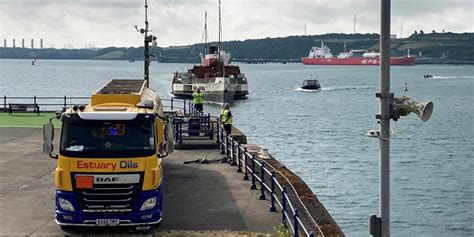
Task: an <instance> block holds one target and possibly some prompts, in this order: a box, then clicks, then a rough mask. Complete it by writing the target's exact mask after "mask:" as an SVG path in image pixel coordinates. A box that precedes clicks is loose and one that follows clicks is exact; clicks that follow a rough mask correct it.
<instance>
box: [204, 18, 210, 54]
mask: <svg viewBox="0 0 474 237" xmlns="http://www.w3.org/2000/svg"><path fill="white" fill-rule="evenodd" d="M208 40H209V39H208V36H207V11H205V12H204V55H206V54H208V52H207V50H208V47H209V46H208Z"/></svg>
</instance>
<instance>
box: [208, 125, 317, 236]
mask: <svg viewBox="0 0 474 237" xmlns="http://www.w3.org/2000/svg"><path fill="white" fill-rule="evenodd" d="M217 142H218V143H219V149H220V151H221V153H222V154H225V157H226V158H227V162H228V163H229V164H231V165H233V166H237V172H239V173H243V174H244V178H243V179H244V180H250V181H251V186H250V188H251V189H254V190H256V189H257V183H259V186H260V197H259V198H260V199H261V200H265V199H266V198H267V196H266V193H268V194H269V195H270V209H269V210H270V212H276V211H277V209H276V204H277V205H278V206H279V207H280V208H281V214H282V216H281V221H282V224H284V225H285V227H289V229H291V231H292V232H293V236H300V235H305V236H322V237H324V233H323V232H322V230H321V228H320V226H319V225H318V224H317V223H316V221H314V218H313V217H312V216H311V214H310V213H309V212H308V211H307V209H306V207H305V206H304V204H303V202H302V201H301V199H299V197H298V195H297V194H296V196H297V198H298V199H299V200H300V202H301V205H302V206H303V207H304V209H305V210H306V211H307V212H308V215H309V217H310V220H311V221H312V222H313V224H314V226H315V227H316V228H315V229H314V230H312V229H310V228H309V227H308V226H309V225H308V224H305V223H303V221H302V220H301V218H300V215H299V211H298V209H297V208H295V205H294V203H293V202H292V201H291V199H290V198H289V197H288V193H287V188H286V187H285V186H283V185H282V184H281V183H280V182H279V181H278V180H277V178H276V176H275V171H270V170H269V169H268V168H267V167H266V163H265V162H263V161H258V160H257V159H256V158H255V155H253V154H251V153H250V152H248V151H247V148H246V147H244V146H242V145H241V144H240V143H239V142H238V141H235V140H234V139H233V138H232V137H231V136H229V135H227V134H225V132H224V131H223V129H222V128H221V127H220V126H218V131H217ZM289 183H290V182H289ZM290 186H291V183H290ZM291 187H292V186H291ZM292 188H293V187H292ZM293 190H294V188H293ZM295 193H296V191H295ZM315 234H316V235H315Z"/></svg>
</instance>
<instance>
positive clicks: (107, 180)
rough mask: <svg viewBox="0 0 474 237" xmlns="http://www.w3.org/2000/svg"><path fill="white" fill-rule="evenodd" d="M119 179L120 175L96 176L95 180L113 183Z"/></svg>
mask: <svg viewBox="0 0 474 237" xmlns="http://www.w3.org/2000/svg"><path fill="white" fill-rule="evenodd" d="M118 180H119V178H118V177H96V178H95V181H96V182H99V183H113V182H117V181H118Z"/></svg>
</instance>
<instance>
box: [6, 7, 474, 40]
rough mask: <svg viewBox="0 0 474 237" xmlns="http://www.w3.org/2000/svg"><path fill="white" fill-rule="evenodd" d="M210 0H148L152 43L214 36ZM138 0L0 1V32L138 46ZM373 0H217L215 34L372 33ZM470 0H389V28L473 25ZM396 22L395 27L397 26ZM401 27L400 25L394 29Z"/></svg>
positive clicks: (375, 20) (467, 28) (468, 28)
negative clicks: (220, 28)
mask: <svg viewBox="0 0 474 237" xmlns="http://www.w3.org/2000/svg"><path fill="white" fill-rule="evenodd" d="M217 3H218V0H148V4H149V22H150V28H151V29H152V30H153V32H152V33H153V34H154V35H156V36H157V37H158V45H159V46H170V45H188V44H193V43H200V42H202V35H203V28H204V11H207V12H208V33H209V37H210V40H211V41H215V40H217V34H218V4H217ZM143 5H144V0H0V39H1V42H0V44H1V46H3V39H5V38H6V39H7V40H8V45H9V46H10V45H11V41H12V39H13V38H16V39H17V40H16V42H17V43H16V46H21V39H23V38H24V39H26V45H27V47H29V46H30V40H31V38H34V39H35V42H36V46H38V45H39V39H40V38H43V39H44V44H45V45H44V46H45V47H51V46H54V47H56V48H62V47H64V46H68V47H74V48H84V47H85V46H86V45H87V46H91V45H94V46H95V47H106V46H139V45H142V44H143V43H142V41H143V39H142V38H141V36H140V35H139V34H138V33H137V32H136V31H135V29H134V25H139V26H143V25H144V24H143V22H144V8H143ZM379 11H380V0H293V1H292V0H222V24H223V40H224V41H227V40H245V39H256V38H265V37H284V36H289V35H302V34H303V33H304V30H305V24H306V33H307V34H308V35H313V34H324V33H352V32H353V31H354V14H355V15H356V18H357V26H356V28H357V32H358V33H374V32H376V33H378V32H379V18H380V17H379V15H380V14H379ZM473 12H474V0H392V29H391V30H392V33H393V34H397V35H400V34H402V36H406V35H407V34H411V33H412V32H413V31H414V30H420V29H423V30H424V31H425V32H431V31H432V30H436V31H441V30H445V31H452V32H473V31H474V28H473V25H474V20H473ZM402 22H403V28H402ZM402 29H403V30H402Z"/></svg>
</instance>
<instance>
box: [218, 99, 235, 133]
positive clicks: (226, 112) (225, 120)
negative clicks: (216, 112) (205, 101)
mask: <svg viewBox="0 0 474 237" xmlns="http://www.w3.org/2000/svg"><path fill="white" fill-rule="evenodd" d="M220 118H221V124H222V125H223V126H224V130H225V132H226V133H227V134H228V135H230V133H231V132H232V113H231V112H230V106H229V104H227V103H226V104H225V105H224V109H223V110H222V112H221V116H220Z"/></svg>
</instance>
